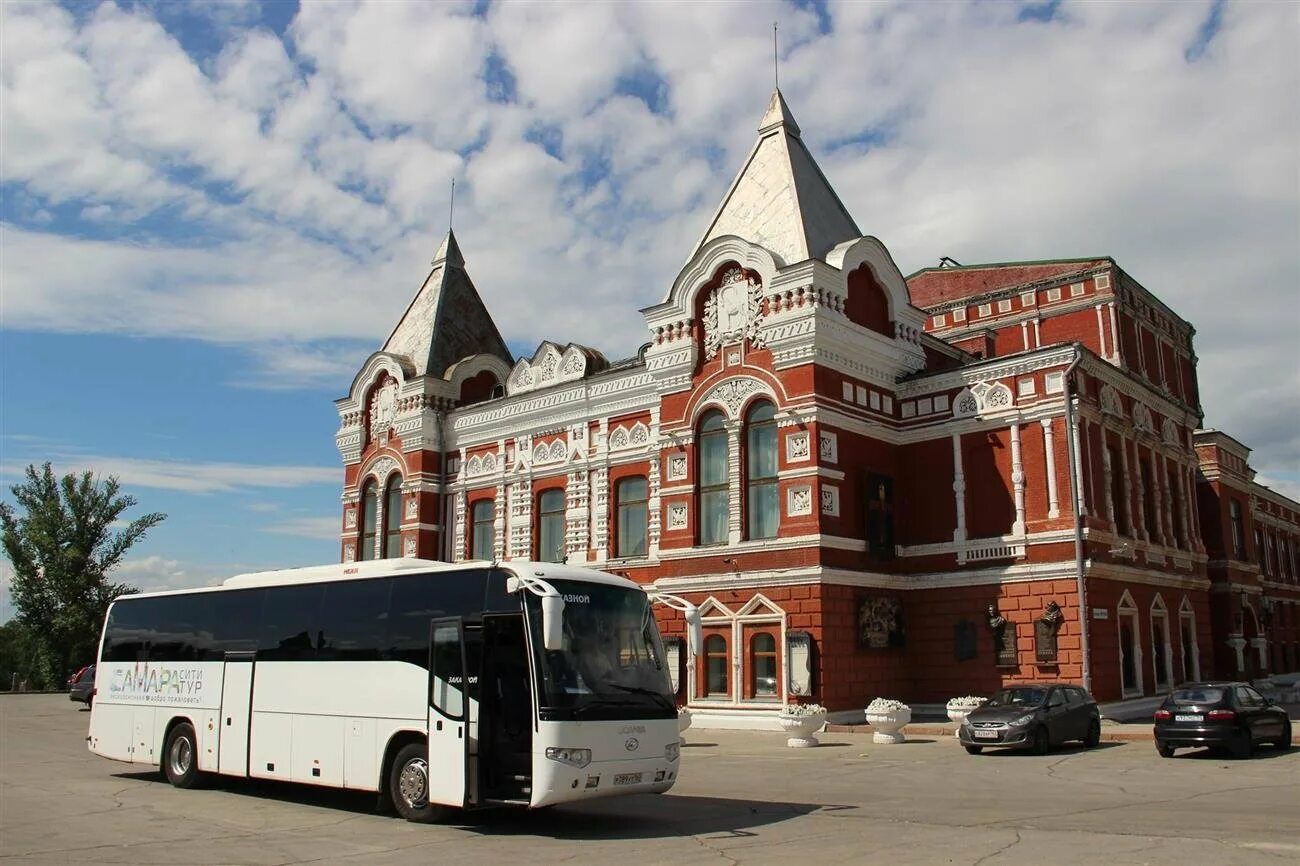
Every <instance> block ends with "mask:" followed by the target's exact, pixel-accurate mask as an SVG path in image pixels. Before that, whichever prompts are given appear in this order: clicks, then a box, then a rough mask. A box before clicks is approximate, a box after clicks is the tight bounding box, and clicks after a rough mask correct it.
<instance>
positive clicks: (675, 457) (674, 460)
mask: <svg viewBox="0 0 1300 866" xmlns="http://www.w3.org/2000/svg"><path fill="white" fill-rule="evenodd" d="M668 480H669V481H685V480H686V455H685V454H672V455H669V457H668Z"/></svg>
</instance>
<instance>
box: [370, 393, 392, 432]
mask: <svg viewBox="0 0 1300 866" xmlns="http://www.w3.org/2000/svg"><path fill="white" fill-rule="evenodd" d="M396 416H397V382H396V381H395V380H393V379H392V378H389V379H388V380H387V381H386V382H385V383H384V384H383V385H381V386H380V388H379V390H377V391H376V392H375V394H374V396H373V397H371V398H370V438H372V439H373V438H375V437H377V436H378V435H379V434H380V433H382V432H384V431H385V430H387V429H388V428H389V427H392V426H393V419H394V418H395V417H396Z"/></svg>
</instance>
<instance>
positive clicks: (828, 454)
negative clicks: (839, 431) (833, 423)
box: [817, 430, 840, 463]
mask: <svg viewBox="0 0 1300 866" xmlns="http://www.w3.org/2000/svg"><path fill="white" fill-rule="evenodd" d="M817 456H818V457H820V458H821V461H822V462H823V463H838V462H839V461H840V440H839V437H838V436H836V435H835V434H834V433H830V432H827V431H825V430H823V431H820V432H819V433H818V434H817Z"/></svg>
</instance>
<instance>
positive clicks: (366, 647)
mask: <svg viewBox="0 0 1300 866" xmlns="http://www.w3.org/2000/svg"><path fill="white" fill-rule="evenodd" d="M391 587H392V581H391V580H389V579H388V578H382V579H376V580H350V581H344V582H341V583H327V584H325V597H324V600H323V601H322V602H321V609H320V619H319V623H318V626H317V630H318V631H319V632H320V634H321V635H322V636H323V637H322V642H321V643H320V644H319V645H318V646H317V647H316V657H317V658H320V659H337V660H339V661H377V660H378V659H379V652H380V648H381V647H383V646H384V636H385V632H386V631H387V626H388V594H389V590H390V588H391Z"/></svg>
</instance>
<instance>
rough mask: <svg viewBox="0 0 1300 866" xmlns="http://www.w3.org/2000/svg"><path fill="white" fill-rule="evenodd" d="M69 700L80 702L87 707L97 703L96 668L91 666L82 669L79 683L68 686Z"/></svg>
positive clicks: (78, 678)
mask: <svg viewBox="0 0 1300 866" xmlns="http://www.w3.org/2000/svg"><path fill="white" fill-rule="evenodd" d="M68 700H70V701H80V702H81V703H83V704H85V705H86V706H87V707H89V706H93V705H94V703H95V666H94V665H89V666H87V667H85V668H82V669H81V673H80V674H79V675H78V676H77V681H76V682H74V683H73V684H72V685H70V686H68Z"/></svg>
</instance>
